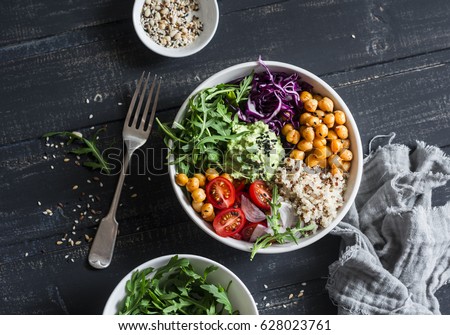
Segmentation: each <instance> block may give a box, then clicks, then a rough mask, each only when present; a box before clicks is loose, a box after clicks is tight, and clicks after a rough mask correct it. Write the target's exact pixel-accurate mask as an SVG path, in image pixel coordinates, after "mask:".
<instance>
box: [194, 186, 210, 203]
mask: <svg viewBox="0 0 450 335" xmlns="http://www.w3.org/2000/svg"><path fill="white" fill-rule="evenodd" d="M191 195H192V199H193V200H194V201H195V202H203V201H205V199H206V193H205V190H204V189H202V188H197V189H196V190H194V191H192V193H191Z"/></svg>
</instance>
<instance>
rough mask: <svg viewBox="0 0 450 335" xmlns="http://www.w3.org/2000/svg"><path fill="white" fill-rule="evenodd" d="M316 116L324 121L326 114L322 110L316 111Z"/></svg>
mask: <svg viewBox="0 0 450 335" xmlns="http://www.w3.org/2000/svg"><path fill="white" fill-rule="evenodd" d="M313 115H314V116H317V117H318V118H319V119H321V120H322V119H323V118H324V116H325V112H324V111H322V110H320V109H316V111H315V112H314V113H313Z"/></svg>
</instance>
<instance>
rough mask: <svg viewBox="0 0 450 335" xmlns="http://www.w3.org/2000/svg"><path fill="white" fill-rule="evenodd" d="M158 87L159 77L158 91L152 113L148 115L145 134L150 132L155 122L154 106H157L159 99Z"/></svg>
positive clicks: (157, 91) (159, 85)
mask: <svg viewBox="0 0 450 335" xmlns="http://www.w3.org/2000/svg"><path fill="white" fill-rule="evenodd" d="M155 80H156V79H155ZM160 87H161V77H160V78H159V81H158V89H157V90H156V94H155V102H154V103H153V109H152V113H151V114H150V121H149V122H148V127H147V130H146V131H147V132H150V131H151V130H152V127H153V121H154V120H155V114H156V105H157V104H158V97H159V89H160Z"/></svg>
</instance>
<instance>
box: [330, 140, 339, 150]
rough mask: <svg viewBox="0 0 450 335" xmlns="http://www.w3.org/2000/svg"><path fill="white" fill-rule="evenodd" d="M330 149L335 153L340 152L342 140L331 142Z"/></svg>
mask: <svg viewBox="0 0 450 335" xmlns="http://www.w3.org/2000/svg"><path fill="white" fill-rule="evenodd" d="M330 149H331V151H332V152H333V153H338V152H339V151H341V150H342V142H341V140H332V141H331V143H330Z"/></svg>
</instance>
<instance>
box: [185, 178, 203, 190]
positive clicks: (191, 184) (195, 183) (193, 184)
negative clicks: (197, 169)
mask: <svg viewBox="0 0 450 335" xmlns="http://www.w3.org/2000/svg"><path fill="white" fill-rule="evenodd" d="M199 187H200V182H199V180H198V179H197V178H195V177H193V178H189V179H188V182H187V183H186V189H187V190H188V191H189V192H191V193H192V192H193V191H195V190H196V189H198V188H199Z"/></svg>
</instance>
